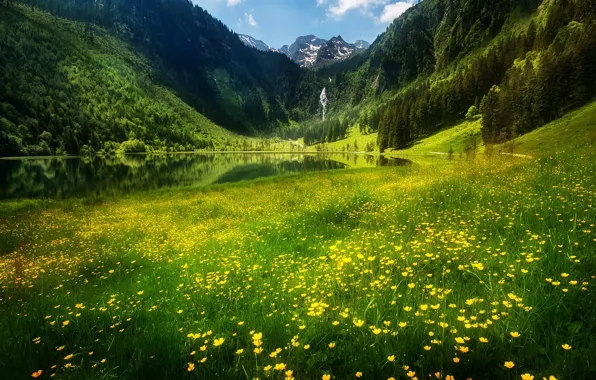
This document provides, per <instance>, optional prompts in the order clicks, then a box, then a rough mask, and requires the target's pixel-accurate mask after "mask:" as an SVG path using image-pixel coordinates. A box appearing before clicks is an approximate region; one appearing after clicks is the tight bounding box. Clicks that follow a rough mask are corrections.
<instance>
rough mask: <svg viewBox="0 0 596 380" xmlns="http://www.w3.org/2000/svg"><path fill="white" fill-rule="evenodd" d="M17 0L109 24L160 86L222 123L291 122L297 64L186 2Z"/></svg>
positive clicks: (256, 126)
mask: <svg viewBox="0 0 596 380" xmlns="http://www.w3.org/2000/svg"><path fill="white" fill-rule="evenodd" d="M22 2H23V3H26V4H32V5H36V6H39V7H41V8H42V9H45V10H49V11H51V12H52V13H53V14H57V15H60V16H64V17H67V18H69V19H72V20H78V21H87V22H92V23H95V24H97V25H101V26H103V27H105V28H107V29H108V30H110V31H111V32H112V33H113V34H114V35H116V36H118V38H120V39H121V40H123V41H125V42H129V43H130V44H132V45H133V46H134V47H135V48H136V49H137V50H138V51H140V52H142V53H143V54H144V55H145V56H146V57H147V58H148V59H149V61H150V62H151V64H152V66H154V68H155V69H156V74H158V75H157V79H158V80H159V82H160V83H161V84H163V85H165V86H168V87H170V88H172V89H173V90H175V91H176V93H177V94H178V95H179V96H180V97H181V98H182V99H183V100H185V101H186V102H187V103H188V104H190V105H191V106H193V107H194V108H195V109H196V110H197V111H199V112H201V113H203V114H204V115H205V116H207V117H209V118H210V119H211V120H213V121H214V122H215V123H217V124H219V125H221V126H223V127H225V128H228V129H230V130H233V131H237V132H242V133H257V132H263V131H270V130H272V129H273V128H275V127H276V126H277V125H278V124H280V123H287V122H288V114H287V111H286V108H285V104H286V103H287V102H288V99H289V97H290V96H291V95H292V94H293V92H294V87H295V85H296V83H297V80H298V78H299V76H300V70H299V67H298V66H297V65H295V64H294V63H293V62H291V61H290V60H289V59H287V58H286V57H285V56H284V55H282V54H277V53H269V52H260V51H257V50H255V49H252V48H250V47H247V46H245V45H244V44H243V43H242V41H240V39H239V38H238V36H237V35H236V34H235V33H233V32H231V31H230V30H229V28H228V27H226V26H225V25H224V24H222V23H221V22H220V21H218V20H216V19H215V18H213V17H212V16H211V15H209V14H208V13H207V12H206V11H205V10H203V9H202V8H200V7H198V6H195V5H193V3H192V2H190V1H188V0H144V1H130V0H110V1H105V2H104V1H102V2H89V1H85V0H63V1H54V0H22Z"/></svg>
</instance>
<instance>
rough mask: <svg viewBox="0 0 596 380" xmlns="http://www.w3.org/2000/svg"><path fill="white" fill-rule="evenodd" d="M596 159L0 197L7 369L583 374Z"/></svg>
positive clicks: (79, 374)
mask: <svg viewBox="0 0 596 380" xmlns="http://www.w3.org/2000/svg"><path fill="white" fill-rule="evenodd" d="M595 159H596V154H595V153H594V149H593V146H591V145H590V146H586V147H585V148H584V149H583V150H579V151H578V150H576V151H574V152H571V153H559V154H553V155H549V156H543V157H538V158H534V159H531V160H528V159H518V158H513V157H503V158H499V157H493V158H492V159H490V160H487V159H484V158H482V159H478V160H477V161H475V162H465V161H456V162H448V161H446V160H445V162H444V163H442V164H440V165H412V166H411V167H402V168H375V169H361V170H348V171H339V172H329V173H314V174H303V175H298V176H292V177H289V178H288V177H286V178H283V179H282V178H274V179H267V180H258V181H254V182H249V183H241V184H237V185H224V186H215V187H212V188H209V189H206V190H199V191H197V190H184V189H182V190H176V191H167V192H166V191H157V192H155V191H154V192H146V193H139V194H135V195H130V196H126V197H122V198H118V199H103V200H84V199H79V200H67V201H35V200H29V201H25V200H23V201H6V202H3V203H1V204H0V285H1V287H0V323H1V325H2V327H3V328H2V329H0V342H2V344H1V345H0V369H1V370H2V375H1V377H2V378H6V379H13V378H14V379H25V378H31V377H33V378H50V377H54V378H61V379H87V378H94V379H100V378H101V379H104V378H105V379H109V378H123V379H127V378H129V379H185V378H188V379H215V378H221V379H255V378H259V379H292V378H295V379H324V380H325V379H352V378H363V379H409V378H411V379H430V378H437V379H450V380H453V379H456V380H459V379H470V378H471V379H536V380H539V379H549V380H554V379H593V378H596V363H594V352H596V305H595V303H594V301H595V300H596V292H595V288H596V277H595V276H596V225H595V223H596V207H595V204H596V178H595V177H596V160H595Z"/></svg>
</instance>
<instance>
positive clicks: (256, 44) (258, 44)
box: [238, 34, 276, 51]
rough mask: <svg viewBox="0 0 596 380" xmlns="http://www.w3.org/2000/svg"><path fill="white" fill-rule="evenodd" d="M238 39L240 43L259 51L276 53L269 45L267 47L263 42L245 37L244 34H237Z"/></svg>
mask: <svg viewBox="0 0 596 380" xmlns="http://www.w3.org/2000/svg"><path fill="white" fill-rule="evenodd" d="M238 38H240V41H242V42H243V43H244V44H245V45H246V46H249V47H251V48H255V49H257V50H259V51H270V50H271V51H276V49H273V48H271V47H269V45H267V44H266V43H264V42H263V41H261V40H257V39H255V38H253V37H251V36H248V35H246V34H239V35H238Z"/></svg>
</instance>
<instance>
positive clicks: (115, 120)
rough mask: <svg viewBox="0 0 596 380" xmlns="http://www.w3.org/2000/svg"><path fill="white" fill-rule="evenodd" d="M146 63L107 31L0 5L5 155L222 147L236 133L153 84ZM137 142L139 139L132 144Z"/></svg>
mask: <svg viewBox="0 0 596 380" xmlns="http://www.w3.org/2000/svg"><path fill="white" fill-rule="evenodd" d="M154 75H155V73H154V71H153V70H152V69H151V67H150V65H149V64H148V62H147V61H146V60H145V59H144V58H142V57H140V56H139V55H138V54H136V53H134V52H132V51H131V50H129V48H128V47H127V46H126V45H125V44H123V43H122V42H120V41H118V40H116V39H114V38H113V37H111V36H110V35H109V34H108V33H107V32H106V31H105V30H102V29H100V28H96V27H93V28H90V27H88V26H85V25H83V24H80V23H74V22H69V21H66V20H63V19H59V18H56V17H54V16H51V15H49V14H46V13H43V12H39V11H32V10H29V9H27V8H25V7H20V6H15V7H11V8H2V9H1V10H0V156H7V155H10V156H15V155H23V154H26V155H49V154H60V153H71V154H77V153H79V152H81V151H90V150H95V151H97V150H100V149H105V150H111V149H114V148H115V147H117V146H118V143H121V142H124V141H128V140H134V141H136V142H134V143H132V144H128V146H129V149H132V150H134V149H145V148H144V145H143V143H144V144H147V145H152V146H153V147H154V148H158V149H166V148H168V147H169V148H170V149H173V150H183V149H197V148H206V147H210V148H213V147H214V146H221V145H223V143H224V140H225V139H226V138H230V137H233V135H232V134H231V133H229V132H227V131H226V130H224V129H222V128H220V127H218V126H216V125H215V124H213V123H212V122H211V121H209V120H208V119H207V118H206V117H204V116H203V115H201V114H199V113H198V112H196V111H195V110H194V109H192V108H191V107H189V106H188V105H186V104H185V103H184V102H183V101H181V100H180V99H179V98H178V97H176V96H175V95H174V94H173V93H172V92H171V91H170V90H168V89H166V88H164V87H161V86H159V85H156V84H155V83H154V82H153V80H152V78H153V76H154ZM135 144H136V145H135Z"/></svg>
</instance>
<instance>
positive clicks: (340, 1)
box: [327, 0, 389, 18]
mask: <svg viewBox="0 0 596 380" xmlns="http://www.w3.org/2000/svg"><path fill="white" fill-rule="evenodd" d="M388 2H389V0H336V3H335V4H334V5H330V6H329V8H328V9H327V13H328V15H329V16H331V17H334V18H339V17H341V16H343V15H344V14H346V13H347V12H349V11H351V10H354V9H360V10H361V11H363V12H365V13H367V14H368V13H370V11H369V9H370V8H372V7H377V6H380V5H385V4H387V3H388Z"/></svg>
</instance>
